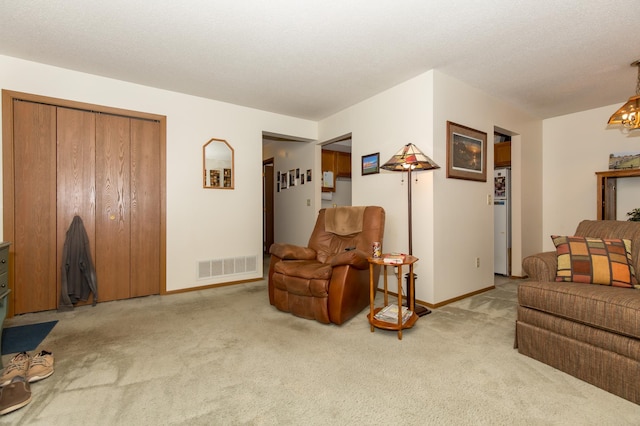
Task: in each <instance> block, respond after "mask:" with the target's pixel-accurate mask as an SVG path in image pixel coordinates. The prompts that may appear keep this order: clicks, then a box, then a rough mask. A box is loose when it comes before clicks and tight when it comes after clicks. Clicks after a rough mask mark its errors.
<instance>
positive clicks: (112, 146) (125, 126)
mask: <svg viewBox="0 0 640 426" xmlns="http://www.w3.org/2000/svg"><path fill="white" fill-rule="evenodd" d="M130 121H131V120H130V119H129V118H126V117H120V116H114V115H106V114H99V115H98V116H97V126H96V184H97V188H96V190H97V193H96V207H97V208H96V245H97V247H96V273H97V277H98V286H99V290H98V296H99V300H100V301H108V300H118V299H126V298H129V297H130V296H131V294H130V288H129V287H130V277H129V270H130V257H131V247H130V234H131V200H130V198H131V192H130V185H131V179H130V174H131V168H130Z"/></svg>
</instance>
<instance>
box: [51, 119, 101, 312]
mask: <svg viewBox="0 0 640 426" xmlns="http://www.w3.org/2000/svg"><path fill="white" fill-rule="evenodd" d="M57 114H58V117H57V124H58V127H57V139H58V151H57V178H58V182H57V183H58V185H57V198H58V200H57V234H58V237H57V239H58V244H57V253H58V256H57V264H58V271H60V268H61V267H62V263H63V261H64V260H63V258H62V253H63V248H64V242H65V239H66V236H67V230H68V229H69V226H70V225H71V222H72V221H73V217H74V216H76V215H77V216H80V218H81V219H82V223H83V224H84V228H85V230H86V231H87V236H88V237H89V245H90V248H91V257H92V259H93V261H94V263H95V260H96V246H95V242H96V239H95V226H96V225H95V188H96V185H95V173H96V163H95V157H96V155H95V147H96V142H95V133H96V120H95V114H94V113H92V112H88V111H81V110H77V109H70V108H62V107H58V108H57ZM60 279H61V278H60V273H59V272H58V274H57V283H58V285H57V291H58V293H60V289H61V284H60ZM99 285H100V282H99V281H98V286H99ZM98 296H100V288H99V287H98ZM92 300H93V294H91V295H90V296H89V300H88V301H86V302H78V305H82V304H87V303H90V302H91V301H92Z"/></svg>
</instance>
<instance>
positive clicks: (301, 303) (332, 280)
mask: <svg viewBox="0 0 640 426" xmlns="http://www.w3.org/2000/svg"><path fill="white" fill-rule="evenodd" d="M384 222H385V212H384V209H383V208H382V207H378V206H353V207H352V206H348V207H335V208H331V209H321V210H320V211H319V212H318V217H317V219H316V224H315V227H314V229H313V232H312V233H311V236H310V238H309V243H308V246H307V247H301V246H296V245H293V244H287V243H275V244H273V245H272V246H271V248H270V253H271V260H270V264H269V283H268V288H269V302H270V303H271V304H272V305H273V306H275V307H276V308H278V309H279V310H281V311H283V312H289V313H292V314H293V315H296V316H299V317H302V318H307V319H314V320H316V321H319V322H322V323H325V324H328V323H333V324H343V323H344V322H346V321H348V320H349V319H351V318H353V317H354V316H355V315H356V314H358V313H359V312H361V311H362V310H363V309H364V308H365V307H367V306H369V261H368V260H367V258H368V257H370V256H371V254H372V245H373V242H379V243H380V244H382V243H383V241H382V240H383V237H384ZM379 274H380V267H379V266H376V267H375V268H374V279H375V280H377V279H378V276H379Z"/></svg>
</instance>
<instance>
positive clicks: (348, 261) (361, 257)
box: [331, 249, 369, 269]
mask: <svg viewBox="0 0 640 426" xmlns="http://www.w3.org/2000/svg"><path fill="white" fill-rule="evenodd" d="M340 265H350V266H353V267H354V268H356V269H367V268H368V267H369V261H368V260H367V254H366V253H365V252H363V251H362V250H358V249H355V250H349V251H343V252H342V253H338V254H336V255H335V256H333V258H332V259H331V266H332V267H334V268H335V267H336V266H340Z"/></svg>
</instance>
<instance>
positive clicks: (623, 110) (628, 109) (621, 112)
mask: <svg viewBox="0 0 640 426" xmlns="http://www.w3.org/2000/svg"><path fill="white" fill-rule="evenodd" d="M631 66H632V67H638V80H637V82H636V95H635V96H631V97H630V98H629V100H628V101H627V103H626V104H624V105H622V106H621V107H620V108H619V109H618V110H617V111H616V112H615V113H614V114H613V115H612V116H611V118H609V124H615V125H622V126H623V127H624V128H625V129H627V130H636V129H640V60H637V61H635V62H633V63H632V64H631Z"/></svg>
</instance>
